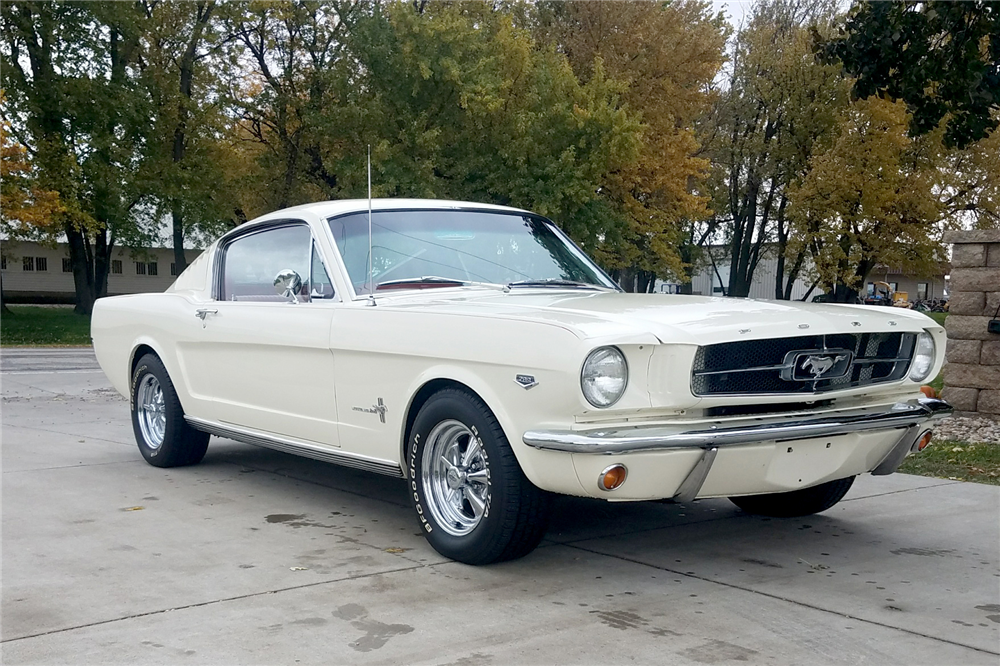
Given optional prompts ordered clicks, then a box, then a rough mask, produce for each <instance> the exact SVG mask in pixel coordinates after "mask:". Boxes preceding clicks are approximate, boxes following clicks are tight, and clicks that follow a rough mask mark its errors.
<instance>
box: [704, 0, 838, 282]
mask: <svg viewBox="0 0 1000 666" xmlns="http://www.w3.org/2000/svg"><path fill="white" fill-rule="evenodd" d="M834 12H835V6H834V5H833V3H830V2H826V1H825V0H816V1H813V2H804V3H800V2H794V1H792V0H768V1H764V2H760V3H758V4H757V5H755V7H754V10H753V14H752V16H751V18H750V20H749V23H748V24H747V25H746V26H745V27H743V28H742V29H741V30H740V31H739V33H738V34H737V35H736V37H735V40H734V43H733V47H732V59H731V62H730V63H729V65H728V67H727V74H726V77H725V80H724V82H723V87H722V89H721V90H720V91H719V97H718V101H717V103H716V105H715V107H714V108H713V109H712V112H711V115H710V117H709V118H708V119H707V120H706V121H705V122H704V123H703V124H702V126H701V130H702V132H703V134H704V136H705V139H704V141H705V142H706V146H707V147H708V151H709V154H710V155H711V158H712V163H713V176H712V178H711V180H710V181H709V185H710V189H711V191H712V192H713V206H714V208H715V211H716V216H715V218H714V219H713V220H712V221H711V223H710V226H709V229H708V232H709V237H710V238H711V237H712V236H713V235H715V237H716V238H718V237H721V239H722V240H723V242H724V243H725V244H726V245H727V246H728V249H729V252H728V255H729V257H728V259H729V262H728V263H729V281H728V289H727V290H726V293H727V295H729V296H746V295H747V294H749V292H750V285H751V283H752V281H753V278H754V274H755V272H756V271H757V266H758V265H759V262H760V261H761V259H762V258H763V257H764V256H765V254H766V253H767V252H769V251H776V253H777V257H778V264H779V265H778V270H777V272H776V275H775V276H774V280H775V281H774V285H775V287H774V294H775V297H776V298H784V299H788V298H790V296H791V288H792V285H793V283H794V281H795V279H796V277H797V276H798V274H799V272H800V271H801V269H802V266H803V263H804V257H805V255H804V254H802V253H801V252H789V251H788V246H789V239H790V234H789V221H788V216H787V214H788V204H789V194H788V192H789V188H790V187H792V186H794V185H795V184H796V183H797V182H799V181H800V180H801V179H802V178H803V177H804V176H805V175H806V173H807V172H808V170H809V168H810V157H811V156H812V154H813V153H814V152H816V151H817V150H821V149H822V147H823V146H824V145H825V144H828V143H829V142H830V141H831V139H832V135H833V132H834V130H835V127H836V122H837V112H838V110H839V109H841V108H843V107H844V105H845V104H846V103H847V101H848V99H847V98H848V95H847V92H848V87H849V83H848V82H847V81H846V80H845V79H844V78H843V77H842V76H841V74H840V71H839V68H838V67H835V66H830V65H823V64H821V63H819V62H817V61H816V59H815V58H814V57H813V55H812V40H811V38H810V35H809V27H810V26H813V29H816V30H821V31H828V30H830V29H831V26H832V22H833V20H834V16H835V13H834ZM775 246H776V250H772V249H771V248H772V247H775Z"/></svg>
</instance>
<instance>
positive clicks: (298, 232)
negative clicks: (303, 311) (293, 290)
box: [222, 225, 332, 302]
mask: <svg viewBox="0 0 1000 666" xmlns="http://www.w3.org/2000/svg"><path fill="white" fill-rule="evenodd" d="M311 248H312V236H311V235H310V233H309V227H307V226H305V225H295V226H288V227H278V228H276V229H266V230H264V231H260V232H257V233H254V234H250V235H249V236H243V237H242V238H237V239H236V240H234V241H233V242H231V243H229V244H228V245H227V246H226V247H225V249H224V252H225V254H224V255H223V258H222V298H223V300H227V301H274V302H280V301H284V300H285V299H284V298H283V297H282V296H280V295H278V294H277V293H275V291H274V278H275V276H277V275H278V273H280V272H281V271H283V270H286V269H291V270H293V271H295V272H296V273H298V274H299V275H300V276H302V281H303V293H304V294H306V295H308V294H309V290H308V280H309V274H310V259H311V256H310V253H311V251H312V250H311ZM331 293H332V290H331ZM303 300H306V299H303Z"/></svg>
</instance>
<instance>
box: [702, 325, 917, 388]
mask: <svg viewBox="0 0 1000 666" xmlns="http://www.w3.org/2000/svg"><path fill="white" fill-rule="evenodd" d="M916 339H917V336H916V334H915V333H842V334H837V335H806V336H802V337H796V338H776V339H772V340H747V341H744V342H724V343H721V344H717V345H708V346H705V347H699V348H698V352H697V353H696V354H695V358H694V369H693V371H692V376H691V390H692V392H693V393H694V394H695V395H699V396H705V395H755V394H768V393H772V394H773V393H778V394H796V393H825V392H827V391H837V390H841V389H847V388H854V387H857V386H868V385H870V384H881V383H884V382H893V381H897V380H900V379H902V378H903V377H905V376H906V372H907V370H908V369H909V367H910V359H911V357H912V356H913V347H914V343H915V342H916ZM810 357H812V358H810ZM827 365H829V370H827V371H826V372H825V374H828V375H830V377H829V378H824V376H823V374H824V372H821V371H820V369H822V368H824V367H826V366H827ZM816 368H819V369H816ZM835 374H836V375H837V376H833V375H835Z"/></svg>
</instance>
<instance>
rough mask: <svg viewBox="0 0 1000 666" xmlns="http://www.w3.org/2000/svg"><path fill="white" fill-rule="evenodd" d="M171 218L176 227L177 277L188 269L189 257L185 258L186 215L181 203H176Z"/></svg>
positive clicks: (175, 255) (175, 261)
mask: <svg viewBox="0 0 1000 666" xmlns="http://www.w3.org/2000/svg"><path fill="white" fill-rule="evenodd" d="M170 216H171V219H172V221H173V226H174V264H176V266H175V268H176V269H177V271H176V273H177V275H180V274H181V273H183V272H184V269H185V268H187V257H185V256H184V213H183V212H182V211H181V207H180V204H179V203H177V202H174V208H173V210H172V211H171V213H170Z"/></svg>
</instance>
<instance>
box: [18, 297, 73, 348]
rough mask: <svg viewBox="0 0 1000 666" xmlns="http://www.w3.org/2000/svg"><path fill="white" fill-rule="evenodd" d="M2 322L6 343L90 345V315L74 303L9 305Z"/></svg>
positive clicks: (45, 345)
mask: <svg viewBox="0 0 1000 666" xmlns="http://www.w3.org/2000/svg"><path fill="white" fill-rule="evenodd" d="M8 308H9V309H10V314H4V315H3V321H2V322H0V345H2V346H4V347H68V346H76V345H87V346H89V345H90V317H89V316H87V315H78V314H75V313H74V312H73V308H72V307H38V306H34V305H9V306H8Z"/></svg>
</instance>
